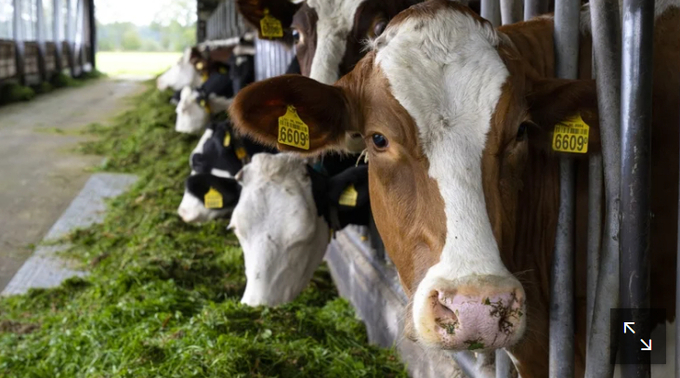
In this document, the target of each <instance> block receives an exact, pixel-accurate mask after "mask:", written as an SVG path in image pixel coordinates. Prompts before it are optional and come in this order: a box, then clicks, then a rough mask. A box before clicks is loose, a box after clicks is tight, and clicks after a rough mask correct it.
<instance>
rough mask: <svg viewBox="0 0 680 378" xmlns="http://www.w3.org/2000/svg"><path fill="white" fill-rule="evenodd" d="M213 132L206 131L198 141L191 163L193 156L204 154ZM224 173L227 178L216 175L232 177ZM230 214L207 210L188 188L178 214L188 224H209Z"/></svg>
mask: <svg viewBox="0 0 680 378" xmlns="http://www.w3.org/2000/svg"><path fill="white" fill-rule="evenodd" d="M212 134H213V131H212V130H211V129H206V130H205V132H204V133H203V135H202V136H201V139H200V140H199V141H198V144H196V147H194V149H193V151H191V155H190V157H189V162H191V156H193V155H194V154H196V153H199V154H200V153H203V146H204V145H205V142H206V141H207V140H208V139H210V137H212ZM221 172H223V173H226V176H225V175H224V174H222V175H216V176H221V177H231V175H229V172H225V171H221ZM195 174H196V172H194V171H191V175H192V176H193V175H195ZM228 213H229V211H228V210H215V209H206V208H205V206H204V205H203V202H201V200H200V199H198V198H196V196H194V195H193V194H191V193H189V191H188V190H186V188H185V189H184V195H183V196H182V202H181V203H180V204H179V207H178V208H177V214H179V216H180V217H181V218H182V220H183V221H185V222H187V223H199V222H207V221H210V220H213V219H217V218H221V217H223V216H225V215H227V214H228Z"/></svg>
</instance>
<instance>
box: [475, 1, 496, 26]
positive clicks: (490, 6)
mask: <svg viewBox="0 0 680 378" xmlns="http://www.w3.org/2000/svg"><path fill="white" fill-rule="evenodd" d="M480 15H481V16H482V17H483V18H486V19H487V20H489V22H491V24H492V25H493V26H494V27H498V26H500V24H501V9H500V6H499V4H498V0H482V3H481V9H480Z"/></svg>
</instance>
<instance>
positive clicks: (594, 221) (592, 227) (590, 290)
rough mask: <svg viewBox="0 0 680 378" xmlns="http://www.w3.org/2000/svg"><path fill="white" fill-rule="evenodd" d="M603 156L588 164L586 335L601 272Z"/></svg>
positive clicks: (589, 326) (591, 318) (593, 156)
mask: <svg viewBox="0 0 680 378" xmlns="http://www.w3.org/2000/svg"><path fill="white" fill-rule="evenodd" d="M602 174H603V173H602V155H601V154H599V153H598V154H592V155H591V156H590V158H589V162H588V258H587V261H588V264H587V280H586V292H587V297H586V316H587V317H586V335H590V330H591V328H592V320H593V308H594V307H595V295H596V291H597V276H598V273H599V270H600V250H601V248H602V203H603V201H602V199H603V193H602V192H603V191H602V185H603V182H602V181H603V180H602Z"/></svg>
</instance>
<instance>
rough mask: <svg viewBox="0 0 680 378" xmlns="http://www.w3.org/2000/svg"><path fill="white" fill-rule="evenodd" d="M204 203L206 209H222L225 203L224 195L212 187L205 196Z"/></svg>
mask: <svg viewBox="0 0 680 378" xmlns="http://www.w3.org/2000/svg"><path fill="white" fill-rule="evenodd" d="M203 203H204V205H205V208H206V209H221V208H222V205H223V202H222V195H221V194H220V192H218V191H217V190H215V189H213V188H212V187H211V188H210V190H208V193H206V194H205V197H203Z"/></svg>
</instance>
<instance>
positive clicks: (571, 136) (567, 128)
mask: <svg viewBox="0 0 680 378" xmlns="http://www.w3.org/2000/svg"><path fill="white" fill-rule="evenodd" d="M589 132H590V126H588V125H587V124H586V123H585V122H584V121H583V118H581V115H580V114H576V115H575V116H573V117H571V118H568V119H566V120H564V121H562V122H560V123H558V124H557V125H555V132H554V133H553V142H552V148H553V150H555V151H559V152H572V153H576V154H585V153H587V152H588V136H589Z"/></svg>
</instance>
